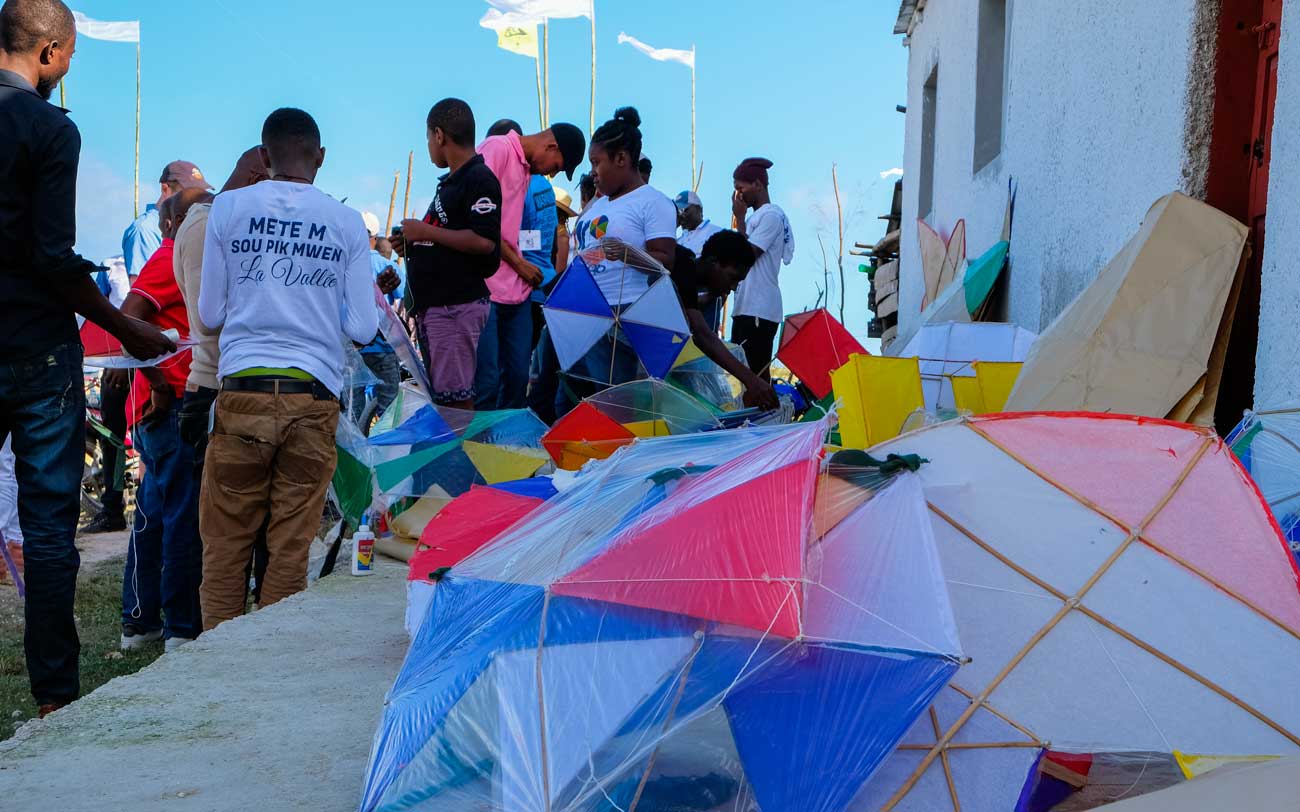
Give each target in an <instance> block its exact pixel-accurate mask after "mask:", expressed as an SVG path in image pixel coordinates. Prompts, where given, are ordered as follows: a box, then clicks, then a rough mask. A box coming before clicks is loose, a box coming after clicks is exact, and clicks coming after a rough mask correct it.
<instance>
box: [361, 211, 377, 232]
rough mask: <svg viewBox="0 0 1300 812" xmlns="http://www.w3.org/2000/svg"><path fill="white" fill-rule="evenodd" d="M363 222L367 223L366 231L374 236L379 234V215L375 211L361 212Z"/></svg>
mask: <svg viewBox="0 0 1300 812" xmlns="http://www.w3.org/2000/svg"><path fill="white" fill-rule="evenodd" d="M361 222H363V223H365V224H366V233H368V234H369V235H370V236H372V237H377V236H379V216H378V215H377V214H375V213H374V212H373V211H363V212H361Z"/></svg>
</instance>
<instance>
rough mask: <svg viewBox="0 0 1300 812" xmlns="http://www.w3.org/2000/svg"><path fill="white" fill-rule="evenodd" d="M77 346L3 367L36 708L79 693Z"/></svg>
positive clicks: (82, 402) (80, 407) (3, 421)
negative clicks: (74, 608) (75, 615)
mask: <svg viewBox="0 0 1300 812" xmlns="http://www.w3.org/2000/svg"><path fill="white" fill-rule="evenodd" d="M81 355H82V352H81V345H80V344H79V343H76V344H64V345H61V346H58V347H55V348H54V349H51V350H49V351H47V352H43V353H41V354H40V355H37V356H35V357H32V358H26V359H23V360H21V361H11V362H8V363H0V439H2V438H4V437H10V436H11V437H12V438H13V451H14V458H15V473H16V475H17V478H18V522H19V524H20V525H21V526H22V529H23V558H24V559H25V561H26V564H25V568H26V572H25V574H26V578H27V601H26V603H25V605H24V608H23V611H24V616H25V618H24V619H25V623H26V631H25V632H24V635H23V648H24V650H25V652H26V654H27V673H28V675H29V676H30V678H31V684H32V696H34V697H35V698H36V702H37V704H42V705H43V704H47V703H53V702H70V701H72V700H73V699H76V698H77V696H78V694H79V693H80V690H81V689H80V676H79V672H78V668H77V658H78V656H79V654H80V651H81V644H80V642H79V641H78V639H77V626H76V623H75V622H74V621H73V617H72V604H73V599H74V597H75V595H76V589H77V569H78V568H79V567H80V565H81V557H80V556H79V555H78V554H77V548H76V546H75V545H74V544H73V540H74V539H75V538H76V535H77V519H78V517H79V515H80V512H81V471H82V467H83V465H84V464H85V452H86V448H85V437H86V434H85V430H84V427H85V421H86V390H85V381H84V379H83V378H82V372H81Z"/></svg>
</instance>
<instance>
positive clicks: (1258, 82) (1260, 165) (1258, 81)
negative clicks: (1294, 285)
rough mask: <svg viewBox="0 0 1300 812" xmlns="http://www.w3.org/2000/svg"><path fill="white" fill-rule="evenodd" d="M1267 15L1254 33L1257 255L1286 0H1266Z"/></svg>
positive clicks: (1253, 180)
mask: <svg viewBox="0 0 1300 812" xmlns="http://www.w3.org/2000/svg"><path fill="white" fill-rule="evenodd" d="M1263 6H1264V8H1263V12H1264V13H1263V19H1262V20H1261V22H1260V24H1259V26H1258V27H1256V28H1255V29H1254V31H1253V32H1252V33H1254V34H1256V36H1257V37H1258V42H1259V67H1258V69H1257V71H1256V75H1255V116H1254V119H1255V120H1254V132H1253V133H1252V138H1251V152H1252V157H1253V158H1254V160H1253V161H1251V165H1250V219H1249V221H1248V223H1247V225H1249V226H1250V227H1251V231H1252V232H1254V233H1253V234H1252V237H1253V238H1254V240H1253V241H1254V244H1255V255H1256V256H1261V255H1262V254H1263V253H1264V250H1263V249H1264V213H1265V211H1266V210H1267V208H1268V163H1269V158H1270V157H1271V153H1272V150H1273V103H1274V101H1275V99H1276V97H1277V55H1278V43H1279V42H1281V39H1282V37H1281V28H1282V0H1264V3H1263Z"/></svg>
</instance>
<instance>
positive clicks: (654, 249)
mask: <svg viewBox="0 0 1300 812" xmlns="http://www.w3.org/2000/svg"><path fill="white" fill-rule="evenodd" d="M645 252H646V253H647V254H649V255H650V256H652V257H654V258H655V259H656V260H658V261H659V264H660V265H663V266H664V267H665V268H667V269H668V270H670V271H671V270H672V269H673V263H674V262H675V261H676V260H677V241H676V240H674V239H673V238H672V237H660V238H658V239H654V240H648V241H647V242H646V244H645Z"/></svg>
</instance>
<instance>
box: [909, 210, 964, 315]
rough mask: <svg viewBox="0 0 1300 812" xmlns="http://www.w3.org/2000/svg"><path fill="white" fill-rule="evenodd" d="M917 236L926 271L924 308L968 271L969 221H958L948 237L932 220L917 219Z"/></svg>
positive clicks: (923, 266)
mask: <svg viewBox="0 0 1300 812" xmlns="http://www.w3.org/2000/svg"><path fill="white" fill-rule="evenodd" d="M916 239H917V242H918V243H919V246H920V249H921V269H922V270H923V271H924V273H925V301H924V302H922V303H921V309H922V310H924V309H925V307H926V305H928V304H929V303H930V302H934V301H937V300H938V298H939V294H940V293H942V292H943V291H944V290H945V289H947V287H948V286H949V285H950V284H952V282H953V280H955V279H957V278H958V277H959V276H960V275H961V274H962V273H963V272H964V271H965V270H966V221H965V220H958V221H957V225H955V226H953V228H952V233H951V234H949V235H948V239H946V240H945V239H944V238H943V237H940V236H939V232H937V231H935V230H934V229H933V228H931V226H930V224H929V223H927V222H925V221H924V220H917V221H916Z"/></svg>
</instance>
